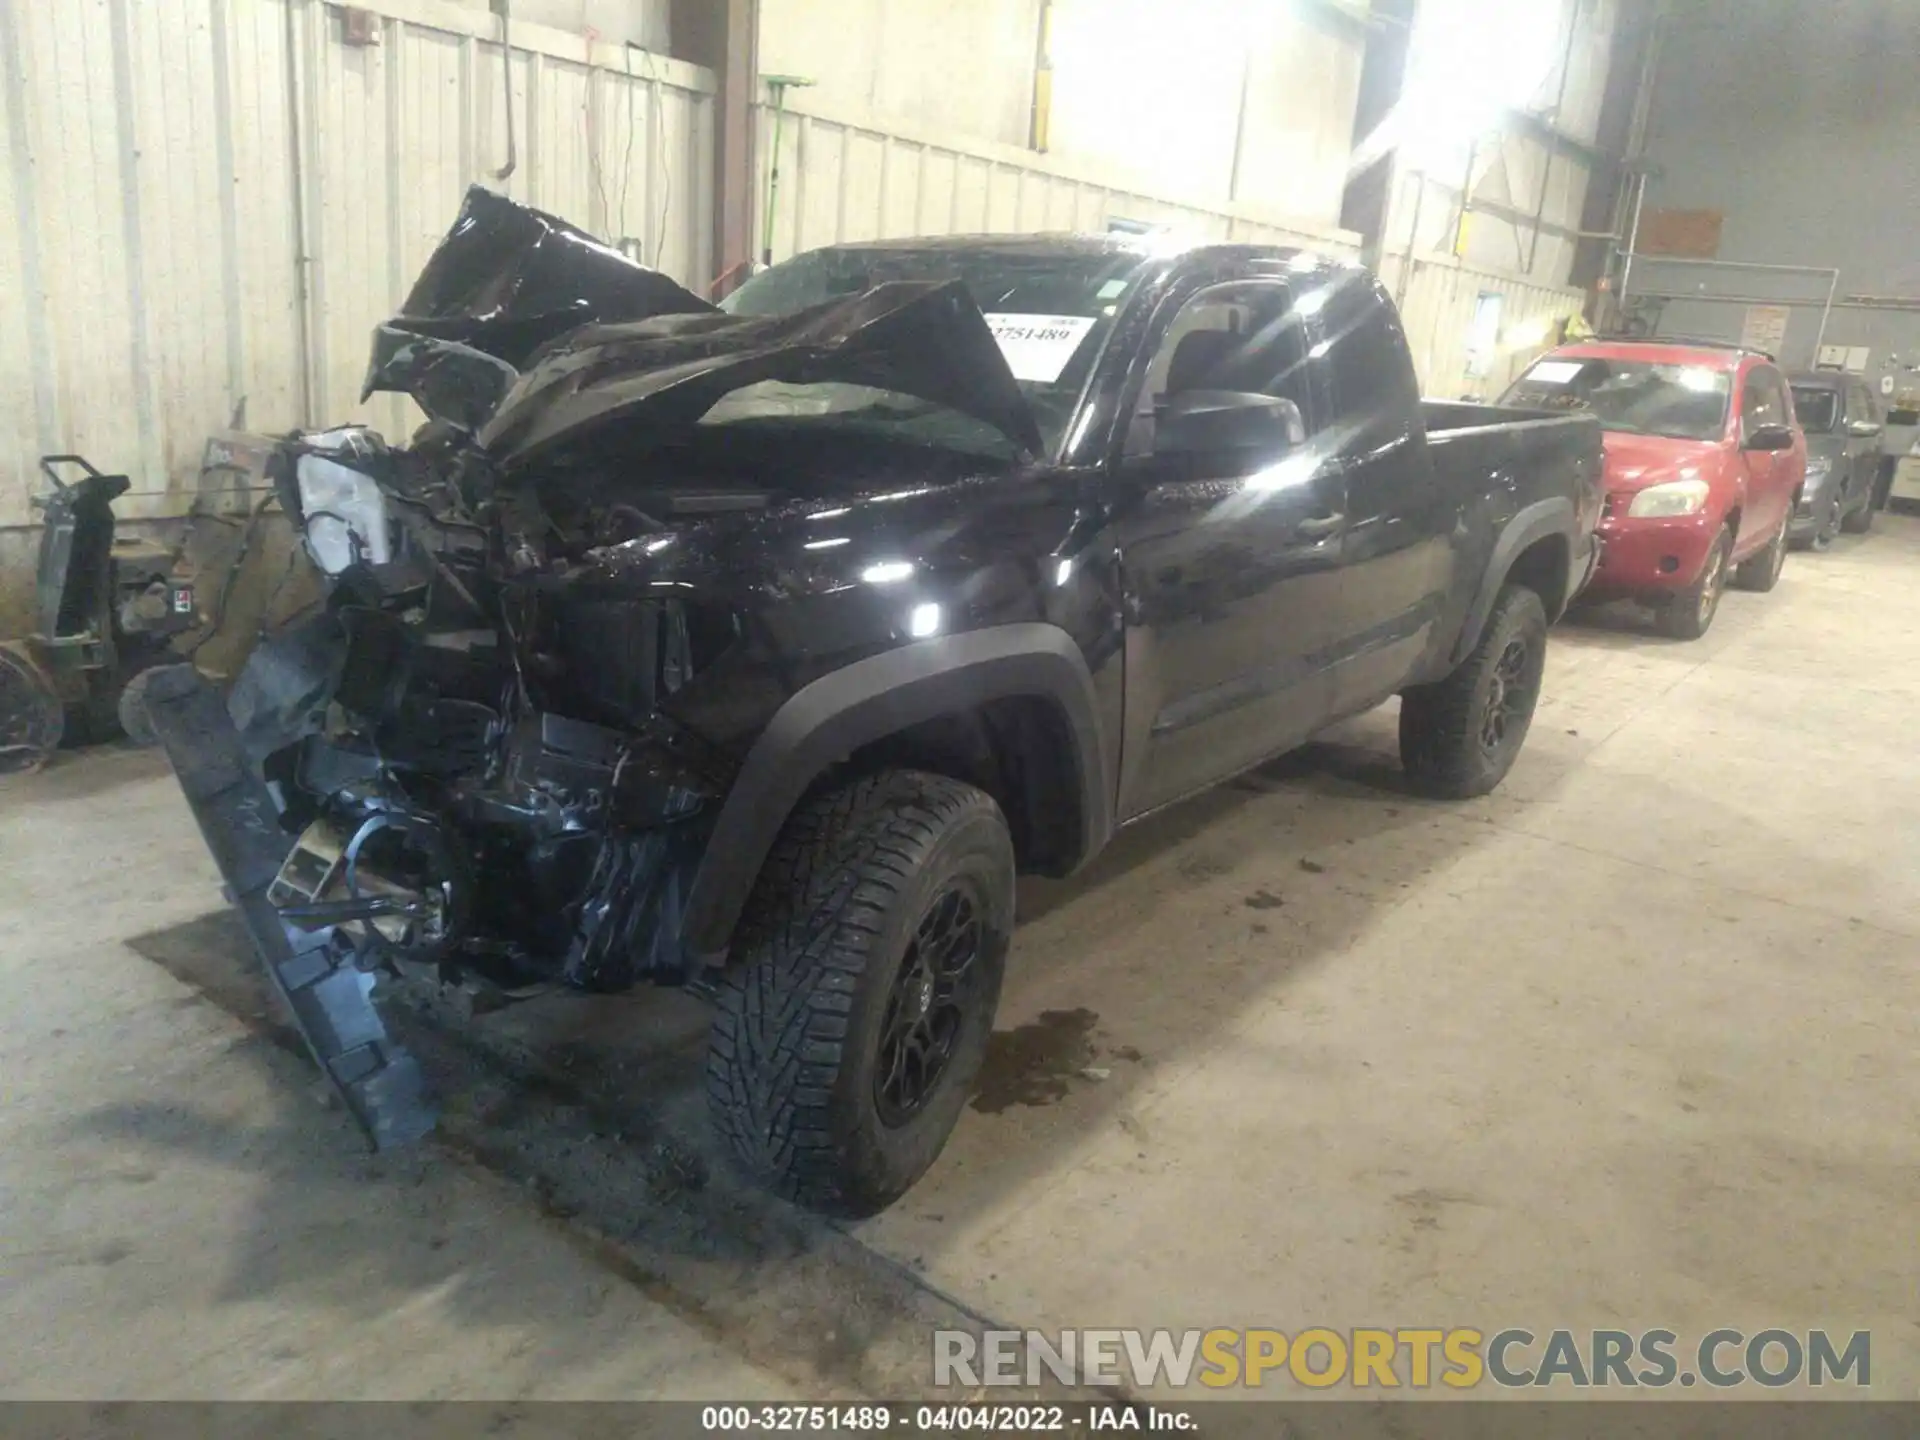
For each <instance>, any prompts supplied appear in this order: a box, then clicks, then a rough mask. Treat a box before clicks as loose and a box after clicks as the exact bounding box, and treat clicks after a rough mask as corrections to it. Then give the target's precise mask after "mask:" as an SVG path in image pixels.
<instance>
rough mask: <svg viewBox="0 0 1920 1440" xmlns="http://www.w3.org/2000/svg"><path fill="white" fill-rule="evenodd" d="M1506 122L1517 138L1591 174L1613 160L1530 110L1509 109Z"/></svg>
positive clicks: (1603, 152)
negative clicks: (1523, 139)
mask: <svg viewBox="0 0 1920 1440" xmlns="http://www.w3.org/2000/svg"><path fill="white" fill-rule="evenodd" d="M1506 123H1507V125H1508V127H1509V128H1510V129H1511V130H1512V131H1513V132H1514V133H1515V134H1516V135H1524V136H1526V138H1527V139H1529V140H1532V141H1534V142H1536V143H1538V144H1541V145H1544V146H1546V147H1547V149H1549V150H1551V151H1552V152H1553V153H1554V154H1556V155H1560V156H1563V157H1564V158H1566V159H1568V160H1573V161H1577V162H1578V163H1579V164H1582V165H1584V166H1586V167H1587V170H1588V172H1589V173H1591V172H1593V171H1595V170H1598V169H1599V168H1600V167H1601V166H1603V165H1605V164H1607V163H1608V162H1609V159H1610V157H1609V156H1608V155H1607V154H1606V152H1605V151H1603V150H1597V149H1595V148H1594V147H1593V146H1591V145H1589V144H1588V143H1587V142H1586V141H1584V140H1582V139H1580V138H1579V137H1578V136H1575V135H1569V134H1568V133H1567V132H1566V131H1564V130H1562V129H1560V128H1559V127H1558V126H1557V125H1555V124H1554V123H1553V122H1552V121H1551V120H1549V119H1547V118H1546V116H1544V115H1536V114H1534V113H1533V112H1532V111H1531V110H1509V111H1508V112H1507V117H1506Z"/></svg>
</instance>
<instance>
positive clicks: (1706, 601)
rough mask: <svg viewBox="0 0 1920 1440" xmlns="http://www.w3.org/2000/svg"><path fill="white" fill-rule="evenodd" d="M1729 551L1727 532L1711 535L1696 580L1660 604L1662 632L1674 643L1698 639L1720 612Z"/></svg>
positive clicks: (1731, 535) (1729, 539)
mask: <svg viewBox="0 0 1920 1440" xmlns="http://www.w3.org/2000/svg"><path fill="white" fill-rule="evenodd" d="M1732 550H1733V531H1732V530H1731V529H1726V530H1722V531H1721V532H1720V533H1719V534H1718V535H1716V536H1714V539H1713V548H1712V549H1711V550H1709V551H1707V560H1706V563H1705V564H1704V565H1702V566H1701V567H1700V578H1699V579H1697V580H1695V581H1694V582H1693V584H1691V585H1689V586H1688V587H1687V588H1686V589H1684V590H1681V591H1678V592H1677V593H1675V594H1673V595H1670V596H1668V597H1667V598H1666V599H1665V600H1664V601H1663V602H1661V605H1660V608H1659V611H1658V612H1657V613H1658V616H1659V621H1660V629H1661V631H1662V633H1664V634H1667V635H1671V636H1672V637H1673V638H1674V639H1676V640H1698V639H1699V638H1700V637H1701V636H1702V635H1704V634H1706V633H1707V630H1708V628H1709V627H1710V626H1711V625H1712V624H1713V617H1714V616H1715V615H1717V614H1719V613H1720V595H1721V592H1723V591H1724V590H1725V589H1726V588H1727V556H1728V555H1729V554H1730V553H1731V552H1732Z"/></svg>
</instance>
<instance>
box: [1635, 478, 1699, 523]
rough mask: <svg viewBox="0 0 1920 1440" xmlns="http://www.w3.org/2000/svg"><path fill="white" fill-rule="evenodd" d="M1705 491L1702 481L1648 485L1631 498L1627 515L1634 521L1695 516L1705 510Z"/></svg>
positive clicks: (1671, 481)
mask: <svg viewBox="0 0 1920 1440" xmlns="http://www.w3.org/2000/svg"><path fill="white" fill-rule="evenodd" d="M1707 489H1708V487H1707V482H1706V481H1704V480H1669V481H1667V482H1666V483H1665V484H1662V485H1649V486H1648V487H1647V488H1646V489H1644V490H1642V491H1641V492H1640V493H1639V494H1638V495H1636V496H1634V497H1633V504H1632V505H1630V506H1629V507H1628V508H1627V514H1628V515H1629V516H1631V517H1632V518H1633V519H1635V520H1646V519H1651V518H1655V517H1658V516H1669V515H1697V514H1699V513H1700V511H1702V510H1704V509H1705V508H1706V505H1707Z"/></svg>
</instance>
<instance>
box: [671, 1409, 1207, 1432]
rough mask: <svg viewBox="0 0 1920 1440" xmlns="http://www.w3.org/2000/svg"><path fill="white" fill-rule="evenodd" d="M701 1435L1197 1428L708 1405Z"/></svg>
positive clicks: (1007, 1414)
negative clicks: (703, 1433) (703, 1432)
mask: <svg viewBox="0 0 1920 1440" xmlns="http://www.w3.org/2000/svg"><path fill="white" fill-rule="evenodd" d="M700 1428H701V1429H702V1430H703V1431H706V1432H708V1433H713V1434H748V1433H779V1432H796V1433H797V1432H810V1433H827V1432H833V1431H841V1432H845V1433H849V1434H883V1433H887V1432H898V1433H901V1434H943V1433H949V1432H956V1431H957V1432H962V1433H971V1434H996V1433H998V1434H1013V1435H1028V1434H1035V1433H1043V1432H1048V1431H1060V1432H1063V1433H1064V1432H1066V1431H1069V1430H1086V1431H1126V1430H1138V1431H1148V1430H1153V1431H1164V1432H1180V1431H1188V1430H1192V1429H1194V1428H1196V1422H1195V1421H1194V1418H1193V1416H1192V1415H1191V1414H1190V1413H1189V1412H1187V1411H1186V1410H1184V1409H1176V1408H1173V1407H1168V1406H1156V1405H1145V1404H1133V1405H1120V1404H1090V1403H1088V1404H1077V1405H1055V1404H1041V1405H994V1404H984V1403H962V1404H931V1405H919V1404H866V1405H708V1406H704V1407H703V1408H702V1410H701V1414H700Z"/></svg>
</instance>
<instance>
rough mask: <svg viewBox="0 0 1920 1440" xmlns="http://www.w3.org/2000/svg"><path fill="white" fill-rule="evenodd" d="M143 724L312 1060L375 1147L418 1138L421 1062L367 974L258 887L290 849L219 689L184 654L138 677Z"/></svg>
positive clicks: (424, 1101)
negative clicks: (382, 1009)
mask: <svg viewBox="0 0 1920 1440" xmlns="http://www.w3.org/2000/svg"><path fill="white" fill-rule="evenodd" d="M146 705H147V712H148V716H149V718H150V720H151V722H152V726H153V731H154V734H155V736H156V738H157V739H158V740H159V742H160V744H161V745H162V746H164V747H165V749H166V752H167V759H168V760H169V761H170V762H171V763H172V765H173V772H174V774H175V776H177V777H178V779H179V781H180V788H181V790H182V791H183V792H184V793H185V794H186V797H187V804H188V805H189V806H190V807H191V808H192V810H193V817H194V819H195V820H196V821H197V822H198V823H199V826H200V833H201V835H202V836H203V837H205V839H206V842H207V848H208V850H210V851H211V852H212V854H213V858H214V861H215V863H216V864H217V865H219V867H220V874H221V876H222V878H223V879H224V880H225V882H226V893H227V897H228V899H229V900H231V901H232V902H233V905H234V907H235V908H236V909H237V910H238V911H239V912H240V917H241V919H242V920H244V921H245V922H246V926H247V933H248V934H249V935H250V936H251V937H252V940H253V947H254V952H255V953H256V954H257V955H258V956H259V958H260V963H261V965H262V966H263V967H264V969H265V970H266V974H267V980H268V982H269V983H270V984H271V985H272V987H273V989H274V991H275V993H276V994H277V995H278V996H279V997H280V1000H281V1001H282V1003H283V1005H284V1007H285V1011H286V1014H287V1016H288V1017H289V1018H290V1019H291V1020H292V1021H293V1024H294V1027H295V1028H296V1029H297V1030H298V1031H299V1032H300V1038H301V1039H302V1040H303V1041H305V1043H306V1046H307V1049H308V1051H309V1052H310V1053H311V1054H312V1056H313V1059H314V1062H315V1063H316V1064H317V1065H319V1067H320V1069H321V1072H322V1073H323V1074H325V1076H326V1077H327V1080H328V1083H329V1084H331V1085H332V1087H333V1089H334V1091H335V1092H336V1093H337V1094H338V1095H339V1097H340V1100H341V1103H342V1104H344V1105H345V1106H346V1108H347V1110H348V1112H349V1113H350V1114H351V1115H352V1116H353V1117H354V1119H355V1120H357V1121H358V1122H359V1124H360V1127H361V1129H362V1130H363V1131H365V1133H366V1136H367V1138H368V1140H369V1141H370V1142H371V1143H372V1144H373V1146H374V1148H375V1149H376V1150H385V1149H389V1148H392V1147H394V1146H399V1145H406V1144H409V1143H411V1142H413V1141H415V1140H418V1139H419V1138H420V1137H421V1136H422V1135H424V1134H426V1133H427V1131H429V1130H431V1129H432V1128H433V1125H434V1119H435V1114H434V1109H433V1106H432V1104H431V1102H430V1101H429V1100H428V1098H427V1093H426V1085H425V1081H424V1078H423V1076H422V1075H421V1071H420V1066H419V1062H418V1061H416V1060H415V1059H414V1057H413V1056H412V1055H410V1054H408V1053H407V1051H406V1050H405V1049H404V1048H402V1047H401V1046H400V1045H399V1044H398V1043H397V1042H396V1041H395V1040H394V1038H393V1036H392V1035H391V1034H390V1033H389V1032H388V1030H387V1028H386V1024H385V1022H384V1021H382V1019H381V1017H380V1013H379V1011H378V1010H376V1009H375V1008H374V1004H373V987H374V978H375V977H374V976H373V975H372V974H370V973H368V972H367V971H365V970H363V969H361V968H360V966H359V965H357V964H356V963H355V957H354V954H353V951H352V948H351V947H343V946H341V945H339V944H337V943H336V941H335V937H334V932H333V930H332V929H330V928H322V929H318V930H313V931H307V930H301V929H297V928H295V927H294V926H292V925H289V924H288V923H287V922H286V921H285V920H283V919H282V918H281V915H280V912H279V910H277V909H276V908H275V906H274V904H273V903H272V901H271V900H270V899H269V896H268V892H269V890H270V889H271V888H272V886H273V884H274V881H275V880H276V879H277V878H278V877H279V875H280V871H281V867H282V866H283V865H284V864H285V863H286V860H287V857H288V856H289V855H290V854H291V853H292V852H293V849H294V845H295V838H294V837H293V836H292V835H290V834H288V833H287V832H286V831H285V830H284V829H282V828H281V826H280V823H279V816H278V807H276V806H275V805H274V803H273V798H272V796H271V795H269V794H268V793H267V787H266V784H265V782H264V781H262V780H260V779H259V778H258V777H257V776H255V775H254V774H253V772H252V771H251V770H250V769H249V768H248V765H247V761H246V756H245V754H244V753H243V751H242V749H241V745H240V736H239V732H238V731H237V730H236V729H235V728H234V724H233V721H232V719H231V718H230V717H229V715H228V713H227V705H226V700H225V697H224V696H223V695H222V694H221V693H220V691H219V690H218V689H216V688H215V687H214V686H213V685H211V684H209V683H208V682H207V681H206V680H205V679H203V678H202V677H201V676H200V675H199V674H198V673H197V672H196V671H195V670H194V669H193V667H192V666H190V665H175V666H169V667H168V668H167V669H165V670H160V671H156V672H154V674H153V677H152V678H151V679H150V680H149V681H148V682H147V693H146Z"/></svg>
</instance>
